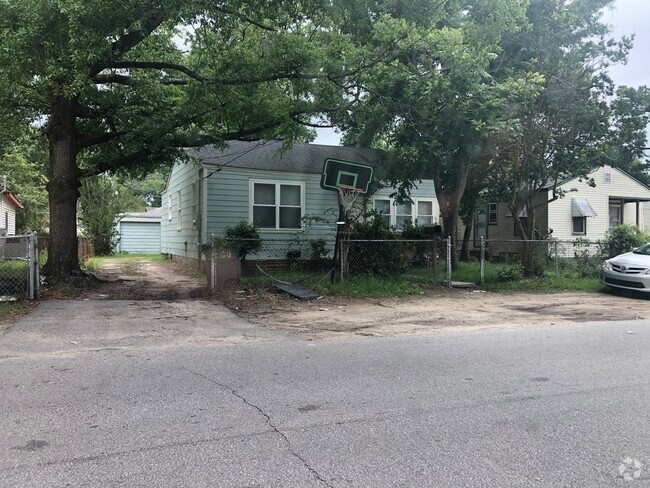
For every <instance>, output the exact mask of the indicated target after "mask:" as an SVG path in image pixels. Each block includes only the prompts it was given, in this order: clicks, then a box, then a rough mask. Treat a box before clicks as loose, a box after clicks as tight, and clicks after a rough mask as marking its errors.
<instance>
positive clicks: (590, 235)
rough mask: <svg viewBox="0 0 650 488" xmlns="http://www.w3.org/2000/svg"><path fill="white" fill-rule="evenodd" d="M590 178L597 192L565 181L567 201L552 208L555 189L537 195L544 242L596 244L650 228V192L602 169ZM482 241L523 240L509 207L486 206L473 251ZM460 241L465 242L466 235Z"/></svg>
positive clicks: (538, 223)
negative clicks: (620, 232)
mask: <svg viewBox="0 0 650 488" xmlns="http://www.w3.org/2000/svg"><path fill="white" fill-rule="evenodd" d="M588 176H589V178H590V179H593V181H594V182H595V184H596V186H595V187H592V186H590V185H589V184H588V182H587V181H585V180H581V179H579V178H572V179H567V180H565V181H562V182H560V183H559V185H558V188H559V189H561V190H564V191H565V192H566V193H565V195H564V197H563V198H559V199H558V200H555V201H552V202H548V201H549V200H550V198H551V195H552V188H550V187H549V188H544V189H543V190H541V191H540V192H539V194H538V196H537V197H536V198H535V201H536V202H537V203H539V204H540V206H536V209H535V222H536V224H535V227H536V229H538V231H539V234H540V236H548V235H550V236H551V237H553V238H555V239H560V240H573V239H576V238H578V237H580V238H584V239H588V240H592V241H595V240H600V239H603V238H604V237H605V234H606V233H607V231H608V230H609V229H611V228H613V227H616V226H617V225H620V224H630V225H637V226H639V227H640V228H641V229H642V230H643V229H644V228H646V222H647V221H648V219H647V218H646V217H645V215H644V213H645V212H647V211H648V209H647V208H646V205H645V203H644V202H650V188H648V187H647V186H646V185H644V184H643V183H641V182H640V181H638V180H636V179H635V178H633V177H632V176H630V175H628V174H627V173H625V172H624V171H622V170H620V169H618V168H613V167H611V166H603V167H600V168H598V169H596V170H594V171H593V172H591V173H590V174H589V175H588ZM547 202H548V203H547ZM536 205H537V204H536ZM526 215H527V211H526V209H522V210H521V213H520V217H522V218H524V219H526V218H527V217H526ZM646 230H650V228H647V229H646ZM551 231H552V232H551ZM481 236H483V237H484V238H485V239H490V240H503V241H507V240H516V239H519V230H518V229H517V228H516V226H515V222H514V218H513V217H512V214H511V213H510V210H509V209H508V207H507V205H506V204H505V203H499V202H493V203H488V204H487V205H486V207H485V208H483V209H481V210H480V211H479V212H478V214H477V216H476V218H475V222H474V229H473V237H474V246H475V247H478V246H479V245H480V242H479V241H480V237H481ZM459 237H460V238H462V233H461V234H460V236H459Z"/></svg>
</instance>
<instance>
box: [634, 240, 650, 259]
mask: <svg viewBox="0 0 650 488" xmlns="http://www.w3.org/2000/svg"><path fill="white" fill-rule="evenodd" d="M634 254H645V255H646V256H648V255H650V243H648V244H644V245H643V246H641V247H639V248H638V249H636V250H635V251H634Z"/></svg>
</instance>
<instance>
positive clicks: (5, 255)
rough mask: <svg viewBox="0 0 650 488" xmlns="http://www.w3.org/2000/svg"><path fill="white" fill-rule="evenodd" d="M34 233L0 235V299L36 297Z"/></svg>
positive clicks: (35, 241)
mask: <svg viewBox="0 0 650 488" xmlns="http://www.w3.org/2000/svg"><path fill="white" fill-rule="evenodd" d="M39 281H40V278H39V271H38V238H37V236H36V234H29V235H24V236H11V237H0V300H1V301H8V300H15V299H17V298H28V299H32V300H33V299H34V298H37V297H38V286H39Z"/></svg>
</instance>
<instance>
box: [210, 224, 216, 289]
mask: <svg viewBox="0 0 650 488" xmlns="http://www.w3.org/2000/svg"><path fill="white" fill-rule="evenodd" d="M210 289H211V290H216V289H217V247H216V246H215V245H214V232H213V233H212V255H211V257H210Z"/></svg>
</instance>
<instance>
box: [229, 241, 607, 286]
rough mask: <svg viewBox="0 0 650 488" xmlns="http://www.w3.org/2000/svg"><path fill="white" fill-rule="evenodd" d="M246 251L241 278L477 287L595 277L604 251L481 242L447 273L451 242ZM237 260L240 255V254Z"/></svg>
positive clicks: (581, 244) (292, 244)
mask: <svg viewBox="0 0 650 488" xmlns="http://www.w3.org/2000/svg"><path fill="white" fill-rule="evenodd" d="M238 244H239V248H240V249H243V248H245V249H247V251H246V252H245V255H244V256H243V258H244V259H243V261H242V276H243V277H254V276H264V275H266V274H269V275H271V276H273V277H274V278H277V279H279V280H283V281H292V282H295V281H300V280H302V279H305V278H309V277H311V276H313V277H314V279H315V280H322V279H325V278H323V277H325V276H328V275H329V274H331V273H334V275H335V278H336V280H337V281H346V280H354V279H356V278H359V277H368V276H372V277H375V278H377V279H390V280H400V281H407V282H412V283H428V284H448V283H449V282H450V281H464V282H471V283H475V284H477V285H481V284H495V283H502V282H508V281H517V280H520V279H524V278H528V279H535V278H543V277H567V278H589V277H594V278H595V277H597V276H598V273H599V270H600V264H601V263H602V261H603V259H605V258H607V257H609V256H608V255H607V254H608V249H607V248H606V247H605V246H604V244H602V243H600V242H589V241H586V240H584V239H577V240H569V241H560V240H543V241H522V240H509V241H505V240H500V241H497V240H483V241H482V242H481V243H480V246H477V247H476V248H475V249H474V250H473V252H472V257H470V258H469V259H468V260H465V261H462V262H460V263H459V267H458V269H456V270H454V271H453V272H452V271H451V257H452V247H451V243H450V242H449V240H439V239H438V240H434V239H431V240H401V239H393V240H353V239H347V238H343V239H341V242H340V252H339V253H338V255H337V256H336V259H335V257H334V247H335V241H334V239H329V240H325V239H314V240H301V241H298V240H279V239H278V240H269V239H266V240H262V241H257V243H256V244H253V243H245V242H244V241H243V240H240V241H239V242H238ZM240 257H242V256H241V255H240Z"/></svg>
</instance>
